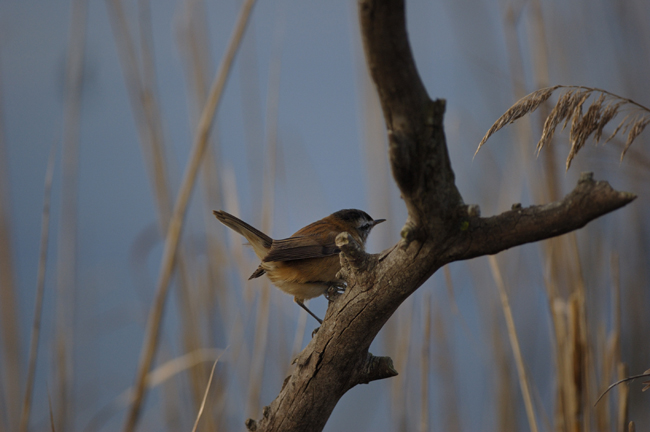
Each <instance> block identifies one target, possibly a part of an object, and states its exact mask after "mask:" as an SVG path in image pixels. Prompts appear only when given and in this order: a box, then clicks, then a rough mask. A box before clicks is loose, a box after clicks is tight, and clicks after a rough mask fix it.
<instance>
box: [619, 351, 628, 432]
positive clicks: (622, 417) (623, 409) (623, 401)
mask: <svg viewBox="0 0 650 432" xmlns="http://www.w3.org/2000/svg"><path fill="white" fill-rule="evenodd" d="M617 372H618V378H619V379H624V378H625V377H626V376H627V367H626V366H625V364H623V363H619V364H618V371H617ZM629 398H630V388H629V386H628V385H627V383H624V384H623V385H620V386H618V405H617V408H618V410H617V418H618V422H617V423H618V427H617V428H616V430H617V431H618V432H625V426H626V425H627V423H628V418H627V415H628V408H629Z"/></svg>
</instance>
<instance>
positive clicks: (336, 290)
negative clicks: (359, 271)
mask: <svg viewBox="0 0 650 432" xmlns="http://www.w3.org/2000/svg"><path fill="white" fill-rule="evenodd" d="M345 288H346V285H345V282H342V283H335V284H332V285H330V286H329V287H327V291H325V298H326V299H327V300H328V301H329V302H330V303H332V302H333V301H334V300H336V299H337V298H338V297H339V296H340V295H341V294H343V293H344V292H345Z"/></svg>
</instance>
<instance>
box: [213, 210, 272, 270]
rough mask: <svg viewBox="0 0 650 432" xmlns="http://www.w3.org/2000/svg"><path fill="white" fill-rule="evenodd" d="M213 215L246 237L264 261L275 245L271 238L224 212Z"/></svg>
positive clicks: (217, 211) (219, 211)
mask: <svg viewBox="0 0 650 432" xmlns="http://www.w3.org/2000/svg"><path fill="white" fill-rule="evenodd" d="M212 213H214V215H215V216H216V218H217V219H218V220H219V222H221V223H222V224H224V225H225V226H227V227H228V228H230V229H231V230H233V231H235V232H236V233H238V234H241V235H242V236H244V237H245V238H246V240H248V242H249V243H250V244H251V246H253V250H254V251H255V255H257V256H258V258H259V259H263V258H264V257H265V256H266V254H267V253H268V252H269V249H270V248H271V244H273V239H272V238H271V237H269V236H267V235H266V234H264V233H263V232H262V231H260V230H258V229H257V228H253V227H252V226H250V225H248V224H247V223H246V222H244V221H243V220H241V219H239V218H236V217H235V216H233V215H231V214H230V213H226V212H225V211H223V210H214V211H213V212H212Z"/></svg>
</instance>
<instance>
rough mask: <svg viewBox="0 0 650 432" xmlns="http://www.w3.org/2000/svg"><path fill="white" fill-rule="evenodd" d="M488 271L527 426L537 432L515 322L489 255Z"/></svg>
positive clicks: (501, 278)
mask: <svg viewBox="0 0 650 432" xmlns="http://www.w3.org/2000/svg"><path fill="white" fill-rule="evenodd" d="M489 261H490V270H491V271H492V277H493V278H494V282H495V284H496V285H497V288H498V290H499V297H500V298H501V308H502V309H503V314H504V316H505V319H506V325H507V328H508V338H509V339H510V345H511V347H512V351H513V355H514V358H515V364H516V365H517V373H518V375H519V386H520V387H521V393H522V396H523V398H524V405H525V407H526V415H527V417H528V424H529V426H530V430H531V432H537V430H538V429H537V419H536V417H535V408H534V407H533V401H532V397H531V395H530V384H529V382H528V377H527V374H526V368H525V365H524V359H523V357H522V355H521V348H520V347H519V339H518V337H517V331H516V328H515V321H514V318H513V316H512V310H511V309H510V301H509V300H508V293H507V292H506V287H505V284H504V282H503V277H502V276H501V270H500V268H499V263H498V262H497V259H496V256H494V255H490V256H489Z"/></svg>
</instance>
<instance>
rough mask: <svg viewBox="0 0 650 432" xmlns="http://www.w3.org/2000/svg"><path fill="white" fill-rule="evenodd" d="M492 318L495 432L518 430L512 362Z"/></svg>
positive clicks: (496, 322)
mask: <svg viewBox="0 0 650 432" xmlns="http://www.w3.org/2000/svg"><path fill="white" fill-rule="evenodd" d="M496 317H497V316H496V314H495V316H494V318H495V319H494V320H493V324H492V349H493V352H494V353H495V363H496V365H497V371H496V374H495V380H496V382H497V389H496V393H495V402H494V404H495V406H496V408H497V414H496V417H497V430H501V431H514V430H519V428H518V427H517V426H518V421H517V404H515V403H514V401H515V400H517V394H516V393H517V385H516V384H515V382H514V379H513V376H512V361H511V360H510V356H509V355H508V353H507V351H508V350H507V349H506V347H505V342H504V340H503V339H504V337H503V331H502V326H501V325H500V323H501V320H500V319H497V318H496Z"/></svg>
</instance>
